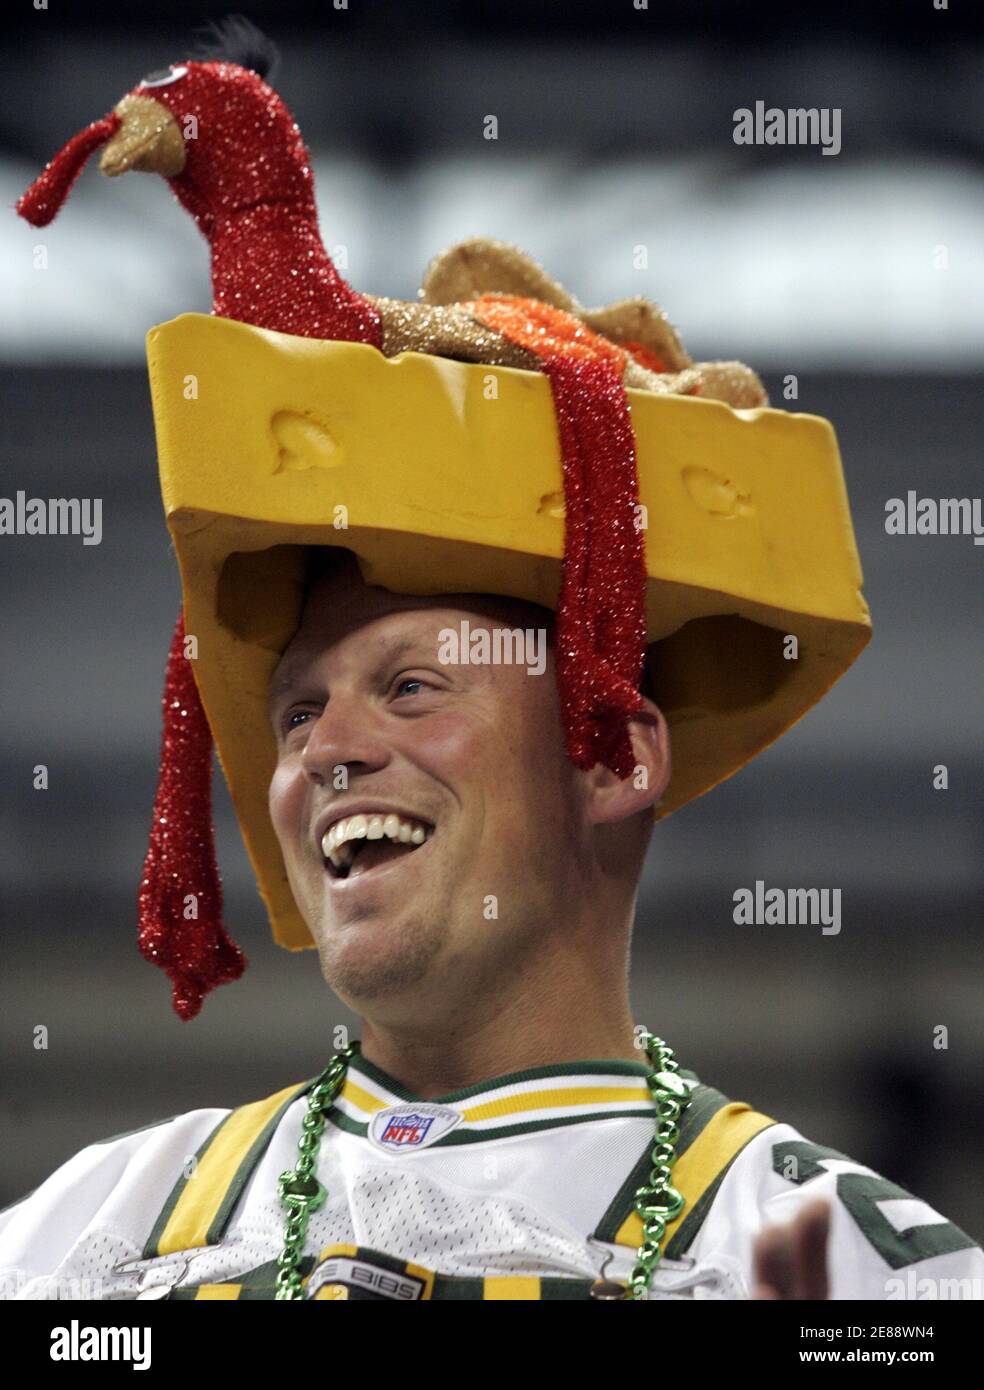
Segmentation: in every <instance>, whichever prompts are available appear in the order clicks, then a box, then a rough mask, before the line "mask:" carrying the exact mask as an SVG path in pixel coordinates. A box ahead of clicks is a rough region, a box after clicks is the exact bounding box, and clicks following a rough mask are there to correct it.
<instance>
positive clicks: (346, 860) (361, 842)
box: [321, 812, 434, 879]
mask: <svg viewBox="0 0 984 1390" xmlns="http://www.w3.org/2000/svg"><path fill="white" fill-rule="evenodd" d="M433 835H434V826H433V825H431V823H430V822H429V821H425V820H418V819H416V818H410V817H406V816H400V815H397V814H396V813H395V812H389V813H386V814H379V815H376V814H359V815H355V816H350V817H348V818H347V819H343V820H339V821H336V822H335V824H334V825H332V826H330V827H329V829H328V830H327V831H326V832H325V834H324V835H323V836H322V839H321V852H322V854H323V855H324V859H325V868H326V869H327V871H328V875H329V877H330V878H333V879H348V878H361V877H362V875H363V874H368V873H371V872H372V871H373V870H374V869H378V868H380V867H381V866H382V865H384V864H389V863H391V862H392V861H393V860H396V859H402V858H406V857H407V856H409V855H411V854H414V853H415V852H416V851H417V850H418V849H420V848H421V846H422V845H425V844H426V843H427V841H428V840H429V839H431V838H432V836H433Z"/></svg>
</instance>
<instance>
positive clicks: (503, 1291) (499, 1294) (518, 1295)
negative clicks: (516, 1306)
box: [482, 1274, 540, 1299]
mask: <svg viewBox="0 0 984 1390" xmlns="http://www.w3.org/2000/svg"><path fill="white" fill-rule="evenodd" d="M482 1284H483V1286H484V1287H483V1295H482V1296H483V1298H485V1299H505V1298H508V1299H538V1298H539V1297H540V1281H539V1279H537V1278H534V1277H531V1276H529V1275H525V1274H498V1275H495V1276H494V1277H493V1276H490V1277H489V1278H487V1279H483V1280H482Z"/></svg>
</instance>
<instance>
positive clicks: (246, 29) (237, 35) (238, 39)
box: [195, 14, 280, 82]
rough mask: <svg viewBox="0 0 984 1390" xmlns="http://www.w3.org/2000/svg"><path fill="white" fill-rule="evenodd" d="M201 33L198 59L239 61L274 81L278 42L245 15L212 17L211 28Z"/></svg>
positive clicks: (196, 56) (204, 60)
mask: <svg viewBox="0 0 984 1390" xmlns="http://www.w3.org/2000/svg"><path fill="white" fill-rule="evenodd" d="M199 32H200V34H201V37H202V47H201V49H200V51H199V52H198V53H197V54H195V58H196V59H197V61H198V62H202V63H237V64H238V65H239V67H241V68H249V69H250V71H251V72H255V73H256V75H257V76H258V77H262V78H263V79H264V81H267V82H269V81H270V80H271V76H272V74H273V72H274V70H275V68H276V66H277V64H278V62H279V61H280V54H279V52H278V50H277V45H276V44H275V43H274V42H273V40H272V39H268V38H267V36H266V34H264V33H262V32H261V31H260V30H259V29H257V27H256V25H255V24H254V23H253V22H252V20H250V19H247V18H246V16H245V15H242V14H230V15H226V17H225V19H222V20H219V21H218V22H216V21H215V20H212V21H211V23H210V24H209V25H208V27H207V28H205V29H203V30H200V31H199Z"/></svg>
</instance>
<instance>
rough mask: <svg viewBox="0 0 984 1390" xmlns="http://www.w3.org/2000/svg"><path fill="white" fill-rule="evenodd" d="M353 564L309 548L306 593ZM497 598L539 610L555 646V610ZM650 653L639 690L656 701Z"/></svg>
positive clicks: (339, 552) (334, 551)
mask: <svg viewBox="0 0 984 1390" xmlns="http://www.w3.org/2000/svg"><path fill="white" fill-rule="evenodd" d="M353 562H355V563H356V564H357V563H358V556H357V555H356V553H355V551H354V550H349V549H348V547H347V546H344V545H311V546H308V554H307V571H306V574H305V580H304V591H305V593H306V592H307V591H308V590H309V589H310V588H311V587H312V585H313V584H315V583H316V582H317V581H318V580H319V579H323V578H324V577H325V576H326V575H329V574H334V573H336V572H337V571H338V570H340V569H341V568H342V566H343V565H348V564H351V563H353ZM495 597H497V598H498V597H504V598H510V599H511V601H512V602H515V603H523V604H526V606H527V607H529V608H537V609H539V610H540V612H541V613H542V615H543V617H542V619H541V621H542V623H543V625H544V626H545V627H546V629H547V641H548V642H549V643H550V644H551V645H553V642H554V633H555V628H556V615H555V613H554V611H553V609H551V608H547V607H546V606H545V605H544V604H540V603H534V602H533V601H531V600H527V599H512V598H511V595H501V596H500V595H495ZM648 651H649V649H648V648H647V652H646V655H647V659H646V660H644V661H643V663H642V674H641V676H640V678H639V687H638V688H639V693H640V694H642V695H644V696H646V698H647V699H649V700H655V698H656V697H655V694H654V691H653V682H652V677H651V674H650V670H649V661H648Z"/></svg>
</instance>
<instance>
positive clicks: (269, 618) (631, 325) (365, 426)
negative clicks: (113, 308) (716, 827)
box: [19, 61, 871, 1018]
mask: <svg viewBox="0 0 984 1390" xmlns="http://www.w3.org/2000/svg"><path fill="white" fill-rule="evenodd" d="M174 74H176V75H174ZM145 84H149V85H145ZM145 84H140V86H138V87H137V88H135V89H134V91H133V92H131V93H128V94H127V96H126V97H124V98H123V100H122V101H121V102H120V103H119V104H118V105H117V107H115V108H114V111H113V112H111V113H110V115H109V116H107V117H106V118H104V120H103V121H102V122H100V123H97V125H96V126H93V127H90V128H89V130H88V132H82V133H81V135H80V136H78V137H76V141H83V137H84V136H87V138H88V143H87V144H86V146H85V152H86V153H88V149H89V147H92V146H93V144H94V142H96V143H105V144H106V149H105V151H104V154H103V167H104V170H106V171H107V172H111V173H118V172H122V171H123V169H125V168H127V167H139V168H141V169H143V170H145V171H148V172H159V173H162V174H164V176H165V177H167V179H168V181H169V183H170V184H171V187H172V190H173V191H174V192H175V194H176V196H177V197H178V198H179V200H180V201H181V202H182V204H183V205H184V206H185V207H186V208H187V209H188V210H189V211H190V212H191V213H192V215H193V216H194V217H195V219H196V221H197V222H198V225H199V227H200V228H201V230H202V231H203V233H204V234H205V235H206V237H207V238H208V240H209V242H210V245H211V251H212V266H213V286H214V291H215V299H214V305H213V312H212V315H203V314H183V315H181V316H180V317H178V318H176V319H174V320H172V321H171V322H169V323H165V324H162V325H159V326H158V327H155V328H153V329H152V330H151V331H150V333H149V335H148V340H147V355H148V363H149V370H150V383H151V391H152V396H153V406H154V420H155V426H156V433H157V445H158V455H159V461H160V477H161V490H162V495H163V501H164V509H165V513H166V517H167V524H168V527H169V530H170V533H171V536H172V538H173V541H174V546H175V551H176V554H177V559H178V564H179V567H180V572H181V581H182V590H183V610H182V615H181V617H180V618H179V621H178V626H177V629H176V631H175V636H174V640H173V643H172V648H171V657H170V661H169V666H168V681H167V686H166V689H165V697H164V710H165V733H164V742H163V757H162V772H161V785H160V788H159V792H158V800H157V803H156V805H155V816H154V826H153V831H152V839H151V849H150V852H149V854H148V859H147V864H146V866H145V871H144V878H143V882H142V884H141V933H140V941H141V949H142V950H143V951H144V953H145V955H147V956H148V958H149V959H151V960H153V961H155V963H157V964H159V965H161V966H162V967H163V968H164V969H165V970H166V971H167V973H168V974H169V976H170V977H171V979H172V981H173V983H174V1001H175V1008H176V1010H177V1012H178V1013H179V1015H180V1016H181V1017H183V1018H190V1017H193V1016H194V1014H195V1013H197V1012H198V1009H199V1008H200V1006H201V1000H202V998H203V996H204V994H205V992H206V991H207V990H208V989H210V988H211V987H212V986H213V985H214V984H217V983H221V982H223V981H224V980H229V979H233V978H236V976H238V975H239V974H240V973H241V971H242V968H243V965H244V961H243V959H242V956H241V953H240V952H239V950H238V947H236V946H235V944H234V943H233V942H231V941H230V939H229V938H228V937H227V936H226V934H225V932H224V929H223V928H222V924H221V890H220V887H219V882H218V876H217V872H216V871H215V866H214V855H213V852H212V848H211V844H212V842H211V826H210V806H209V786H208V776H209V767H210V759H211V740H212V738H214V742H215V745H216V748H217V751H218V756H219V759H220V762H221V765H222V768H223V771H224V773H225V776H226V780H227V782H228V785H229V788H230V792H231V795H232V800H233V803H234V806H235V809H236V814H237V816H238V820H239V824H240V827H241V829H242V833H243V838H244V840H245V844H246V848H247V850H248V852H249V855H250V859H251V861H252V864H253V868H254V870H255V872H256V877H257V883H258V885H259V890H260V893H261V895H262V898H263V900H264V902H265V904H266V907H267V910H268V912H269V916H270V922H271V926H272V929H273V935H274V938H275V940H276V941H277V942H278V943H280V944H281V945H282V946H286V947H288V948H289V949H291V950H299V949H303V948H305V947H310V946H313V945H314V942H313V940H312V937H311V934H310V931H309V929H308V927H307V924H306V923H305V921H304V920H303V918H302V916H301V914H300V912H299V911H298V908H297V905H296V903H295V902H294V899H293V896H292V893H291V890H290V886H289V884H288V881H287V875H286V870H285V867H284V862H283V858H282V855H281V852H280V847H279V844H278V841H277V838H276V835H275V833H274V830H273V826H272V824H271V821H270V817H269V812H268V803H267V795H268V787H269V783H270V779H271V776H272V773H273V771H274V766H275V761H276V747H275V741H274V737H273V734H272V732H271V729H270V726H269V723H268V719H267V686H268V682H269V678H270V675H271V673H272V671H273V669H274V667H275V666H276V664H277V662H278V660H279V657H280V655H281V653H282V652H283V650H284V648H285V647H286V645H287V643H288V642H289V641H290V639H291V637H292V636H293V634H294V632H295V631H296V629H297V626H298V622H299V619H300V613H301V607H302V603H303V598H304V589H305V578H306V574H307V572H308V559H309V551H310V548H311V547H319V546H342V547H345V548H346V549H348V550H350V551H352V552H354V553H355V555H356V556H357V557H358V562H359V567H360V570H361V573H362V577H363V579H364V580H365V582H366V583H370V584H378V585H383V586H384V587H386V588H387V589H390V590H392V591H394V592H396V593H401V594H419V595H437V594H444V593H447V594H454V593H474V592H480V593H492V594H499V595H507V596H510V597H513V598H518V599H524V600H527V601H530V602H533V603H537V604H541V605H544V606H545V607H547V608H550V609H553V610H555V612H556V615H557V643H556V659H557V679H558V689H559V692H560V696H561V710H562V715H563V717H564V721H565V734H566V743H567V748H568V752H569V754H570V756H571V758H572V760H573V761H574V762H575V764H576V765H577V766H581V767H590V766H591V765H592V764H593V763H595V762H597V761H599V760H600V761H603V762H605V763H606V764H607V765H608V766H610V767H612V768H613V770H615V771H616V772H617V773H618V774H619V775H620V776H626V775H628V774H629V773H630V772H631V759H630V755H631V747H630V745H629V743H628V738H627V733H626V719H627V716H628V715H629V714H631V712H632V711H633V710H634V709H637V708H638V707H639V704H640V703H641V697H640V695H639V686H640V677H641V676H642V674H643V662H644V663H645V673H646V676H647V677H648V687H649V690H650V692H651V694H652V697H653V698H654V699H655V701H656V703H657V704H658V705H659V706H660V708H661V709H662V711H663V713H664V715H665V717H666V720H667V723H668V725H669V729H670V734H671V739H672V746H673V772H672V778H671V781H670V783H669V785H668V787H667V789H666V792H665V794H664V796H663V799H662V801H661V803H660V804H659V805H658V806H657V807H656V809H655V812H654V814H655V816H656V818H657V819H661V818H663V817H665V816H667V815H669V814H670V813H671V812H673V811H675V810H677V809H678V808H679V807H681V806H683V805H685V804H686V803H687V802H688V801H692V800H693V799H694V798H695V797H698V796H700V795H701V794H703V793H704V792H707V791H709V790H710V789H711V788H712V787H714V786H716V785H717V784H718V783H719V782H721V781H723V780H724V779H725V778H727V777H729V776H731V774H732V773H734V772H736V771H737V770H738V769H739V768H741V767H742V766H744V764H745V763H747V762H748V761H749V760H750V759H751V758H753V757H754V756H755V755H756V754H757V753H759V752H761V751H762V749H764V748H765V747H767V746H768V745H769V744H770V743H772V742H773V741H774V740H775V739H777V738H778V737H779V735H780V734H782V733H783V732H784V731H785V730H786V729H788V728H789V727H790V726H791V725H792V724H794V723H795V722H796V721H797V720H798V719H799V718H800V717H801V716H802V715H803V714H804V713H805V712H806V711H807V710H808V709H809V708H810V707H811V706H812V705H814V704H815V703H816V702H817V701H818V700H819V699H820V698H821V697H822V696H823V694H824V693H825V692H826V691H827V690H828V689H829V688H830V687H831V686H832V685H833V683H834V682H835V681H836V680H837V678H838V677H839V676H840V675H842V674H843V672H844V671H846V669H847V668H848V666H850V664H851V663H852V662H853V661H854V659H855V658H856V657H857V656H858V654H859V653H860V651H861V650H862V648H863V647H864V646H865V644H866V643H867V641H868V639H869V637H870V635H871V624H870V619H869V615H868V609H867V607H866V605H865V602H864V599H863V597H862V594H861V583H862V576H861V568H860V564H859V560H858V554H857V549H856V546H855V540H854V535H853V531H852V525H851V515H850V509H849V505H848V499H847V494H846V490H845V486H844V478H843V474H842V470H841V462H840V458H839V455H838V449H837V442H836V439H835V436H834V432H833V430H832V428H831V426H830V425H829V424H828V422H827V421H825V420H822V419H819V418H817V417H816V416H812V415H793V414H790V413H788V412H786V411H782V410H774V409H771V408H769V406H768V401H767V397H766V394H765V391H764V389H763V387H762V384H761V382H760V381H759V379H758V377H757V376H756V375H755V373H754V372H753V371H751V370H750V369H749V368H748V367H745V366H743V365H742V364H741V363H736V362H723V363H722V362H716V363H703V362H694V361H693V360H692V359H691V358H690V357H689V356H688V354H687V353H686V351H685V350H684V348H683V346H682V344H681V342H680V339H679V338H678V336H677V334H676V332H675V331H674V330H673V328H672V327H671V325H670V324H669V322H668V320H667V318H666V316H665V314H663V313H662V311H661V310H659V309H658V308H657V307H656V306H655V305H654V304H652V303H650V302H648V301H646V300H644V299H639V298H633V299H629V300H625V301H622V302H620V303H617V304H614V305H611V306H609V307H606V308H602V309H596V310H589V309H586V308H585V307H584V306H582V305H581V304H579V303H578V302H577V301H576V300H575V299H573V298H572V297H571V296H570V295H569V294H568V293H567V292H566V291H565V290H564V289H563V288H562V287H561V286H560V285H558V284H556V283H555V282H553V281H552V280H550V279H549V277H548V276H547V275H546V274H545V272H544V271H543V270H542V269H541V268H540V267H539V266H538V265H536V263H535V262H533V261H532V260H531V259H530V258H529V257H527V256H525V255H524V254H523V253H522V252H520V251H518V250H517V249H516V248H515V247H512V246H510V245H508V244H505V243H502V242H496V241H490V240H486V239H476V240H472V241H469V242H466V243H464V244H462V245H459V246H456V247H454V248H452V249H451V250H449V251H446V252H445V253H443V254H442V255H441V256H439V257H437V258H436V259H435V260H434V261H433V262H432V264H431V266H430V267H429V268H428V271H427V274H426V276H425V279H424V283H423V287H422V289H421V291H420V293H419V296H418V299H417V301H415V302H413V303H403V302H401V301H396V300H392V299H384V298H379V297H373V296H367V295H359V294H357V293H356V292H355V291H353V290H352V289H351V288H350V287H349V286H348V285H347V284H346V283H345V281H344V280H342V279H341V277H340V276H339V275H338V272H337V270H336V269H335V267H334V266H333V265H332V263H331V261H330V259H329V258H328V256H327V254H326V252H325V251H324V247H323V246H322V243H321V240H320V237H319V235H318V229H317V214H316V211H315V208H314V192H313V179H312V175H311V170H310V161H309V159H308V156H307V152H306V150H305V148H304V146H303V144H302V142H301V140H300V136H299V134H298V133H297V128H296V125H294V124H293V121H292V118H291V117H290V113H289V112H288V111H287V109H286V107H285V106H284V105H283V103H282V102H281V101H280V98H279V97H278V96H277V95H276V93H275V92H273V90H272V89H271V88H270V87H269V86H267V84H266V83H265V82H263V81H262V76H261V73H260V71H259V65H258V64H254V65H253V66H252V67H250V66H248V65H247V66H241V65H236V64H233V63H230V62H211V63H196V62H190V61H189V62H186V63H182V64H177V65H172V67H171V68H170V69H167V70H165V72H164V73H159V74H154V75H153V76H152V78H148V79H145ZM192 110H193V111H197V112H199V113H200V114H201V115H202V116H203V120H202V125H201V130H202V132H203V137H202V139H200V140H196V141H194V142H191V141H188V142H187V146H186V151H187V152H186V153H185V149H183V148H182V144H181V143H178V144H175V135H174V130H173V129H172V127H173V126H175V124H176V122H177V120H178V115H179V113H180V115H181V116H183V117H186V116H187V114H188V113H189V111H192ZM257 113H262V120H260V119H259V117H258V114H257ZM206 117H207V119H205V118H206ZM223 121H224V122H226V123H227V124H228V123H230V122H231V123H232V124H231V127H230V129H229V130H227V131H226V132H225V135H226V140H225V144H224V145H222V150H223V159H220V160H217V159H216V157H215V156H214V153H213V154H212V155H210V152H209V139H210V138H211V139H213V140H214V139H215V136H216V127H217V123H220V122H223ZM94 131H95V132H97V134H92V132H94ZM148 132H150V134H148ZM237 141H238V147H240V148H241V149H242V150H243V151H247V152H248V155H249V158H247V157H246V154H243V155H242V157H241V158H239V159H234V160H231V161H229V151H230V149H232V150H235V148H237ZM106 142H108V143H106ZM74 143H75V142H73V144H74ZM83 143H85V142H84V141H83ZM219 143H220V144H221V142H219ZM258 147H262V148H258ZM69 148H71V147H66V150H68V149H69ZM80 148H81V146H80ZM135 151H139V154H136V153H134V152H135ZM260 155H262V157H260ZM73 158H74V159H75V161H76V163H77V162H78V155H77V154H76V155H74V156H73ZM59 159H63V161H64V159H67V155H66V151H63V152H62V155H61V156H58V157H56V160H55V161H52V165H49V167H48V170H46V171H45V174H44V175H42V176H41V179H39V180H38V181H37V183H36V184H35V185H34V186H33V187H32V189H31V190H29V192H28V194H26V195H25V198H24V199H22V205H23V206H21V205H19V210H20V211H21V212H22V214H23V215H25V216H28V217H29V219H30V220H32V221H36V222H38V221H40V220H42V219H45V218H46V219H47V220H50V217H51V216H54V212H55V211H57V208H58V206H60V203H61V200H62V199H63V198H64V196H65V193H66V192H67V186H70V182H71V178H74V177H75V175H76V174H77V172H78V168H76V167H75V165H74V164H71V161H69V165H70V167H69V166H64V167H61V168H59V166H58V161H59ZM138 159H139V163H137V160H138ZM128 160H129V163H128V162H127V161H128ZM66 167H68V174H66V172H65V169H66ZM79 167H80V166H79ZM73 171H74V172H73ZM69 175H70V176H71V177H69ZM46 177H47V178H48V183H47V184H45V183H44V180H45V179H46ZM66 180H67V183H66ZM192 636H193V637H194V639H195V643H194V644H193V645H192V646H190V647H189V645H187V639H188V638H189V637H192ZM790 637H795V639H796V643H795V658H794V659H790V658H791V656H792V650H791V644H790V643H789V641H788V639H789V638H790ZM189 654H191V655H192V656H193V659H191V660H189V659H187V658H188V656H189ZM202 711H204V714H203V713H202ZM206 720H207V723H206ZM189 895H192V896H193V897H194V899H195V900H196V901H199V900H200V901H201V902H202V903H203V904H204V912H203V913H200V914H199V915H198V916H197V917H194V918H192V920H190V921H188V920H186V918H187V913H186V911H185V910H184V904H185V903H186V902H187V900H188V896H189Z"/></svg>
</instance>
